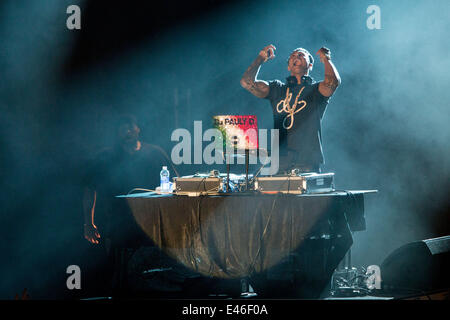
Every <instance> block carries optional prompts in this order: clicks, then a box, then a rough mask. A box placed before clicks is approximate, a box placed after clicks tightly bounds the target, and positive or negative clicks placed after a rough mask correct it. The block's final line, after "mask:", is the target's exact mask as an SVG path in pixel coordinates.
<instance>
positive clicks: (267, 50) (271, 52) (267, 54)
mask: <svg viewBox="0 0 450 320" xmlns="http://www.w3.org/2000/svg"><path fill="white" fill-rule="evenodd" d="M275 50H277V48H275V46H274V45H273V44H269V45H268V46H266V47H264V49H262V50H261V51H260V52H259V56H260V57H261V58H263V59H264V62H266V61H267V60H269V59H273V58H275Z"/></svg>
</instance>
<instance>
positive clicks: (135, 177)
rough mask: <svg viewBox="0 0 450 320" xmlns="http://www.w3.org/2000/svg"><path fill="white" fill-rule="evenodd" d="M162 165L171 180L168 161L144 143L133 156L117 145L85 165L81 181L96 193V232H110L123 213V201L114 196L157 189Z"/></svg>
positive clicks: (161, 153) (157, 149) (170, 165)
mask: <svg viewBox="0 0 450 320" xmlns="http://www.w3.org/2000/svg"><path fill="white" fill-rule="evenodd" d="M162 166H167V168H168V170H169V171H170V175H171V177H170V178H171V179H172V177H173V176H174V174H175V172H174V171H173V170H171V169H172V164H171V162H170V159H168V158H167V156H166V155H165V154H163V152H161V150H160V149H159V148H158V147H156V146H153V145H150V144H146V143H142V146H141V149H140V150H138V151H136V152H135V153H133V154H128V153H126V152H124V151H123V150H122V149H121V148H120V147H119V146H117V147H115V148H108V149H105V150H103V151H101V152H100V153H99V154H98V155H97V156H96V157H95V159H94V160H92V161H91V162H90V164H89V165H88V168H87V172H86V176H85V179H84V183H85V186H87V187H89V188H91V189H93V190H95V191H96V192H97V198H96V204H95V216H94V220H95V224H96V225H97V226H98V227H99V229H101V230H102V231H106V232H108V233H109V232H110V231H111V230H110V229H111V220H112V219H113V218H114V219H116V218H118V217H119V216H121V215H122V214H123V210H124V208H122V207H121V205H122V204H123V202H124V201H117V198H115V197H116V196H118V195H124V194H127V193H128V192H129V191H131V190H132V189H134V188H144V189H151V190H154V189H155V188H156V187H158V186H159V184H160V176H159V174H160V171H161V169H162ZM118 221H121V220H117V219H116V222H117V223H119V222H118Z"/></svg>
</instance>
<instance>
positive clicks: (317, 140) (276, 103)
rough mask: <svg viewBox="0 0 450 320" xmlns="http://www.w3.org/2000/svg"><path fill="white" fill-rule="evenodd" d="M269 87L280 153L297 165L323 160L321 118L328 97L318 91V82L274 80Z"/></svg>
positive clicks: (269, 97) (316, 163)
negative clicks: (294, 83)
mask: <svg viewBox="0 0 450 320" xmlns="http://www.w3.org/2000/svg"><path fill="white" fill-rule="evenodd" d="M269 88H270V91H269V94H268V96H267V97H266V99H268V100H269V101H270V103H271V104H272V111H273V116H274V128H275V129H279V130H280V156H281V157H283V156H287V155H289V156H290V157H291V158H292V157H293V158H294V162H295V163H296V164H298V165H319V164H322V163H324V157H323V153H322V136H321V121H322V117H323V115H324V114H325V110H326V107H327V105H328V100H329V98H328V97H325V96H323V95H322V94H321V93H320V92H319V83H318V82H316V83H314V82H312V83H311V84H307V83H303V82H302V83H301V84H297V85H294V86H290V87H288V86H287V85H286V84H284V83H282V82H281V81H279V80H272V81H269Z"/></svg>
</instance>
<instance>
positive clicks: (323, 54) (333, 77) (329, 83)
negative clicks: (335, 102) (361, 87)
mask: <svg viewBox="0 0 450 320" xmlns="http://www.w3.org/2000/svg"><path fill="white" fill-rule="evenodd" d="M317 54H318V55H319V56H320V61H322V63H323V64H324V66H325V79H324V80H323V81H322V82H320V84H319V92H320V93H321V94H322V95H323V96H325V97H331V96H332V95H333V93H334V91H336V88H337V87H338V86H339V85H340V84H341V77H340V76H339V72H338V71H337V69H336V67H335V66H334V64H333V62H331V52H330V49H327V48H325V47H322V48H320V50H319V51H317Z"/></svg>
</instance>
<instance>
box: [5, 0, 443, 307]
mask: <svg viewBox="0 0 450 320" xmlns="http://www.w3.org/2000/svg"><path fill="white" fill-rule="evenodd" d="M71 4H78V5H79V6H80V7H81V10H82V22H81V23H82V29H81V30H68V29H67V28H66V19H67V17H68V14H66V8H67V7H68V6H69V5H71ZM371 4H376V5H379V6H380V8H381V27H382V28H381V30H369V29H368V28H367V27H366V20H367V18H368V17H369V14H367V13H366V9H367V7H368V6H369V5H371ZM449 9H450V3H449V2H448V1H446V0H442V1H438V0H437V1H433V2H432V4H431V2H429V1H406V0H403V1H402V0H398V1H382V0H377V1H365V0H362V1H359V0H358V1H357V0H349V1H337V0H326V1H307V0H304V1H219V0H216V1H213V0H210V1H206V0H205V1H199V0H198V1H189V2H187V1H186V2H181V1H167V2H162V3H159V4H156V3H154V2H150V1H145V2H144V1H99V0H91V1H80V0H48V1H43V0H42V1H40V0H39V1H38V0H32V1H25V0H5V1H2V2H1V3H0V108H1V116H0V179H1V180H0V181H1V186H2V189H1V191H2V192H1V199H0V200H1V204H2V208H1V217H0V232H1V242H0V252H1V255H0V261H1V262H0V265H1V270H0V271H1V274H0V275H1V277H2V281H1V286H0V298H1V299H12V298H13V297H14V295H15V293H18V292H21V291H22V289H23V288H25V287H27V288H29V292H30V295H31V297H32V298H68V297H73V296H74V295H75V293H73V292H69V291H68V290H67V289H66V288H65V279H66V276H67V275H66V274H65V270H66V267H67V266H68V265H71V264H78V265H80V266H81V267H82V268H83V266H84V265H85V264H89V263H90V262H91V261H92V260H95V252H96V250H98V249H95V248H92V246H91V245H90V244H89V243H88V242H87V241H85V240H84V239H83V234H82V223H83V218H82V202H81V199H82V184H81V176H82V173H83V169H84V168H85V165H86V160H87V159H89V158H90V157H92V155H93V154H95V152H96V151H98V150H99V149H100V148H103V147H105V146H109V145H111V144H112V141H113V133H112V128H113V121H114V119H115V117H116V116H117V115H118V114H121V113H124V112H130V113H134V114H135V115H137V116H138V117H139V119H140V123H141V127H142V137H143V139H144V140H145V141H147V142H150V143H154V144H158V145H161V146H162V147H163V148H165V149H166V151H167V152H168V153H169V154H170V151H171V148H172V147H173V145H174V142H171V141H170V134H171V132H172V131H173V130H174V129H176V128H187V129H189V130H191V129H192V127H193V121H194V120H203V123H208V121H210V118H211V116H212V115H216V114H255V115H256V116H257V117H258V121H259V126H260V127H261V128H271V127H272V115H271V111H270V110H271V109H270V105H269V103H268V102H267V101H264V100H259V99H257V98H255V97H253V96H252V95H251V94H249V93H248V92H246V91H245V90H244V89H242V88H241V87H240V85H239V80H240V78H241V76H242V74H243V72H244V71H245V70H246V68H247V67H248V65H249V64H250V63H251V62H252V61H253V59H254V58H255V57H256V55H257V54H258V52H259V50H260V49H262V48H263V47H264V46H266V45H267V44H271V43H272V44H274V45H275V46H276V47H277V51H276V55H277V58H275V60H273V61H270V62H268V63H267V64H265V65H264V66H263V67H262V69H261V72H260V75H259V78H261V79H266V80H269V79H274V78H278V79H281V80H284V78H285V77H286V76H287V75H288V74H287V70H286V58H287V57H288V56H289V54H290V52H291V50H292V49H294V48H296V47H299V46H301V47H304V48H307V49H309V50H310V51H311V53H315V52H316V51H317V50H318V49H319V48H320V47H321V46H327V47H329V48H330V49H331V50H332V53H333V61H334V63H335V65H336V66H337V68H338V70H339V71H340V74H341V78H342V85H341V86H340V87H339V89H338V90H337V92H336V93H335V95H334V97H333V98H332V99H331V102H330V105H329V107H328V110H327V112H326V115H325V118H324V123H323V141H324V145H323V147H324V153H325V158H326V165H325V168H324V171H326V172H327V171H332V172H335V173H336V187H337V188H340V189H347V190H358V189H378V190H379V193H378V194H372V195H368V196H367V197H366V218H367V230H366V231H364V232H360V233H355V234H354V241H355V244H354V246H353V249H352V254H353V264H354V265H355V266H367V265H370V264H381V262H382V261H383V259H384V258H385V257H386V256H387V255H388V254H389V253H390V252H392V251H393V250H394V249H396V248H397V247H399V246H401V245H403V244H406V243H408V242H411V241H415V240H421V239H426V238H433V237H438V236H443V235H448V234H449V233H450V232H449V218H448V217H449V215H448V207H449V200H448V190H449V161H448V159H449V146H448V141H449V138H450V129H449V126H448V119H449V107H448V104H449V98H450V91H449V90H448V88H447V87H448V85H447V84H448V83H449V74H448V70H449V69H450V68H449V67H450V58H449V55H448V52H449V42H448V40H447V35H448V32H449V31H450V30H449V24H450V23H449V20H448V13H449ZM316 62H317V63H316V65H315V67H314V70H313V72H312V76H313V77H314V78H315V79H316V80H321V79H323V66H322V65H321V64H320V63H319V62H318V59H316ZM201 169H205V170H208V169H209V168H204V167H200V168H199V167H188V168H184V170H185V171H184V172H182V174H192V173H194V172H195V171H197V170H201ZM159 170H160V168H155V174H156V175H157V174H158V173H159ZM145 187H148V188H153V187H155V186H145Z"/></svg>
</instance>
